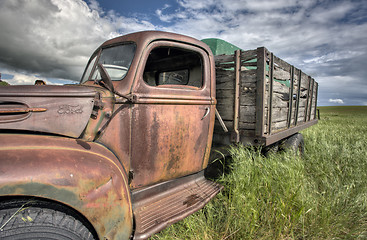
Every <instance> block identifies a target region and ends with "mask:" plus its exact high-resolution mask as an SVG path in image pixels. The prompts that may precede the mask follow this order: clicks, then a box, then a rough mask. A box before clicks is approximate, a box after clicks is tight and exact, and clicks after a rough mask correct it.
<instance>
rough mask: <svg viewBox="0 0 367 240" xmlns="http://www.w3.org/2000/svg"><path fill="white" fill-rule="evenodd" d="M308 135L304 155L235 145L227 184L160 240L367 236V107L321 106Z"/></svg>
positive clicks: (222, 181) (225, 175) (166, 231)
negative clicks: (273, 152) (318, 118)
mask: <svg viewBox="0 0 367 240" xmlns="http://www.w3.org/2000/svg"><path fill="white" fill-rule="evenodd" d="M302 133H303V135H304V138H305V155H304V157H303V158H302V159H301V158H298V157H295V156H294V155H293V154H292V153H290V152H285V153H275V154H272V155H270V156H269V157H267V158H265V157H263V156H262V155H261V153H260V152H261V151H260V149H255V148H245V147H243V146H234V147H231V149H230V152H231V155H232V160H231V161H230V163H229V169H230V171H229V173H227V174H224V175H223V176H221V177H220V178H219V179H217V181H218V182H220V183H221V184H222V185H224V187H225V189H224V190H223V191H222V192H221V193H220V194H218V195H217V197H216V198H215V199H214V200H212V201H211V202H210V203H209V204H208V205H207V206H206V207H205V208H204V209H202V210H200V211H198V212H197V213H195V214H194V215H192V216H190V217H188V218H186V219H185V220H183V221H181V222H179V223H176V224H174V225H172V226H171V227H170V228H168V229H166V230H164V231H163V232H162V233H160V234H157V235H156V236H153V237H152V239H198V240H199V239H223V240H224V239H367V141H366V136H367V107H342V108H336V107H327V108H326V107H325V108H321V120H320V121H319V124H317V125H316V126H313V127H311V128H309V129H307V130H305V131H303V132H302ZM224 161H229V159H225V160H224Z"/></svg>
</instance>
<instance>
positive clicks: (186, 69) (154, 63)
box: [143, 47, 203, 88]
mask: <svg viewBox="0 0 367 240" xmlns="http://www.w3.org/2000/svg"><path fill="white" fill-rule="evenodd" d="M143 78H144V81H145V82H146V83H147V84H148V85H150V86H167V85H172V86H171V87H175V86H177V87H183V86H188V87H195V88H201V87H202V86H203V67H202V61H201V57H200V54H199V53H197V52H194V51H189V50H186V49H180V48H174V47H157V48H154V49H153V50H152V51H151V52H150V54H149V57H148V60H147V63H146V66H145V70H144V76H143Z"/></svg>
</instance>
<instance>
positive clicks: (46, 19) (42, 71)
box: [0, 0, 367, 106]
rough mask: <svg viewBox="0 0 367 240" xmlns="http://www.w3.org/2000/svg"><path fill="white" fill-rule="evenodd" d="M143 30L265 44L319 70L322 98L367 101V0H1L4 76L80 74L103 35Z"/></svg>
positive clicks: (24, 79)
mask: <svg viewBox="0 0 367 240" xmlns="http://www.w3.org/2000/svg"><path fill="white" fill-rule="evenodd" d="M143 30H160V31H169V32H175V33H180V34H185V35H189V36H191V37H195V38H197V39H203V38H220V39H223V40H226V41H228V42H230V43H232V44H234V45H236V46H238V47H240V48H242V49H244V50H249V49H255V48H257V47H261V46H265V47H266V48H267V49H268V50H269V51H271V52H273V53H274V54H275V55H276V56H278V57H280V58H282V59H284V60H285V61H287V62H289V63H290V64H292V65H294V66H295V67H297V68H300V69H301V70H302V71H303V72H305V73H307V74H309V75H311V76H312V77H314V78H315V80H316V81H317V82H318V83H319V96H318V105H319V106H325V105H367V79H366V75H367V67H366V66H365V65H366V64H365V63H366V62H367V2H366V1H365V0H360V1H358V0H349V1H348V0H339V1H338V0H333V1H331V0H300V1H299V0H256V1H255V0H237V1H236V0H167V1H164V0H154V1H152V0H133V1H131V0H85V1H82V0H1V1H0V73H1V78H2V80H4V81H7V82H8V83H10V84H11V85H15V84H34V81H35V80H36V79H43V80H45V81H46V82H47V83H48V84H63V83H66V82H70V81H69V80H71V81H79V80H80V78H81V75H82V73H83V70H84V67H85V65H86V63H87V61H88V59H89V57H90V55H91V54H92V53H93V52H94V50H95V49H96V48H97V47H98V46H99V45H100V44H101V43H103V42H104V41H105V40H107V39H110V38H113V37H117V36H119V35H124V34H127V33H132V32H137V31H143Z"/></svg>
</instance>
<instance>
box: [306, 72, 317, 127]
mask: <svg viewBox="0 0 367 240" xmlns="http://www.w3.org/2000/svg"><path fill="white" fill-rule="evenodd" d="M314 84H315V79H313V78H312V86H311V98H310V110H309V112H308V117H307V118H308V121H310V120H311V110H312V98H313V92H314V91H313V87H314Z"/></svg>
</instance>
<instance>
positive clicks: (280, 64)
mask: <svg viewBox="0 0 367 240" xmlns="http://www.w3.org/2000/svg"><path fill="white" fill-rule="evenodd" d="M274 65H275V66H277V67H280V68H283V70H285V71H287V72H290V69H291V65H290V64H289V63H287V62H286V61H284V60H282V59H280V58H278V57H277V56H274Z"/></svg>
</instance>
